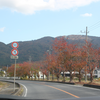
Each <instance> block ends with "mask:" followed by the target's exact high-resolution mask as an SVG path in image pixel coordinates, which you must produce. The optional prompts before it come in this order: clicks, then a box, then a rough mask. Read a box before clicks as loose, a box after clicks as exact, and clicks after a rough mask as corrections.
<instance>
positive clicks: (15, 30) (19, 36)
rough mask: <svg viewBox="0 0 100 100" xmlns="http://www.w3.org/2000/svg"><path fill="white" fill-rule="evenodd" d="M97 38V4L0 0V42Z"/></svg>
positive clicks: (79, 0) (82, 0)
mask: <svg viewBox="0 0 100 100" xmlns="http://www.w3.org/2000/svg"><path fill="white" fill-rule="evenodd" d="M86 26H87V27H88V31H89V33H88V35H90V36H98V37H100V0H0V42H4V43H6V44H8V43H10V42H13V41H29V40H36V39H39V38H42V37H45V36H52V37H57V36H64V35H66V36H67V35H85V33H81V32H80V31H81V30H82V32H85V30H86Z"/></svg>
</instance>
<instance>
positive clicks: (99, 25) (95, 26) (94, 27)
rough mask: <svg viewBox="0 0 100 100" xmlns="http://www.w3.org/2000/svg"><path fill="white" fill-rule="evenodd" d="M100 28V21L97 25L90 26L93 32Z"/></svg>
mask: <svg viewBox="0 0 100 100" xmlns="http://www.w3.org/2000/svg"><path fill="white" fill-rule="evenodd" d="M99 27H100V21H98V22H96V23H95V24H93V25H91V26H89V29H90V31H93V30H95V29H97V28H99Z"/></svg>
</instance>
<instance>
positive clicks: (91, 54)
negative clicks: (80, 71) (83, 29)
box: [84, 41, 99, 82]
mask: <svg viewBox="0 0 100 100" xmlns="http://www.w3.org/2000/svg"><path fill="white" fill-rule="evenodd" d="M86 42H87V41H86ZM84 50H85V52H86V54H87V58H86V61H87V71H88V72H89V73H90V81H91V82H92V81H93V71H94V69H95V68H96V67H99V56H98V55H99V51H98V49H95V48H94V47H93V46H92V44H91V43H90V42H87V45H86V46H84Z"/></svg>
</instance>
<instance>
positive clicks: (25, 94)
mask: <svg viewBox="0 0 100 100" xmlns="http://www.w3.org/2000/svg"><path fill="white" fill-rule="evenodd" d="M19 84H21V85H22V86H24V88H25V94H24V95H23V96H24V97H26V96H27V88H26V86H25V85H23V84H22V83H19Z"/></svg>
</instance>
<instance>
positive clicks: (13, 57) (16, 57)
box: [10, 55, 18, 59]
mask: <svg viewBox="0 0 100 100" xmlns="http://www.w3.org/2000/svg"><path fill="white" fill-rule="evenodd" d="M10 58H11V59H18V56H13V55H11V56H10Z"/></svg>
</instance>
